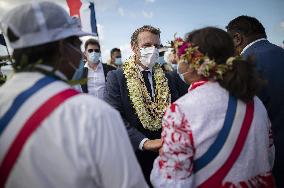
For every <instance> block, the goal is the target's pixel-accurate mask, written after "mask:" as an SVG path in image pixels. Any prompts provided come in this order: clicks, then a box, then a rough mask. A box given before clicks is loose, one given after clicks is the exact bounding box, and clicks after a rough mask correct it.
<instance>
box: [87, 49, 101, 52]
mask: <svg viewBox="0 0 284 188" xmlns="http://www.w3.org/2000/svg"><path fill="white" fill-rule="evenodd" d="M92 52H97V53H100V52H101V51H100V50H99V49H88V53H92Z"/></svg>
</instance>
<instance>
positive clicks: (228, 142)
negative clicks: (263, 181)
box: [194, 96, 254, 187]
mask: <svg viewBox="0 0 284 188" xmlns="http://www.w3.org/2000/svg"><path fill="white" fill-rule="evenodd" d="M253 114H254V103H253V102H249V103H247V104H245V103H243V102H241V101H240V100H237V99H236V98H235V97H233V96H229V101H228V108H227V113H226V117H225V120H224V125H223V127H222V129H221V131H220V132H219V134H218V136H217V138H216V140H215V141H214V142H213V144H212V145H211V146H210V147H209V149H208V150H207V152H205V153H204V154H203V155H202V156H201V157H199V158H198V159H196V160H195V161H194V174H195V175H194V176H195V185H196V186H197V187H220V186H221V184H222V182H223V180H224V178H225V177H226V175H227V174H228V173H229V171H230V169H231V168H232V166H233V164H234V163H235V162H236V160H237V159H238V157H239V155H240V153H241V151H242V149H243V147H244V143H245V141H246V138H247V135H248V132H249V129H250V126H251V124H252V120H253Z"/></svg>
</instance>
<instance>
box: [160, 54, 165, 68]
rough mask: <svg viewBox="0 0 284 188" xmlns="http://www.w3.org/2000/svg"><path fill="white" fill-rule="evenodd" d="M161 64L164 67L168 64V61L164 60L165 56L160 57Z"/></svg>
mask: <svg viewBox="0 0 284 188" xmlns="http://www.w3.org/2000/svg"><path fill="white" fill-rule="evenodd" d="M159 64H160V65H161V66H162V65H164V64H166V61H165V60H164V56H160V57H159Z"/></svg>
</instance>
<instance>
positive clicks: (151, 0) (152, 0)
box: [145, 0, 155, 3]
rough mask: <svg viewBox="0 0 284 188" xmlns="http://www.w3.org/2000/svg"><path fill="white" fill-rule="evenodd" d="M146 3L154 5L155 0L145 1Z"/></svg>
mask: <svg viewBox="0 0 284 188" xmlns="http://www.w3.org/2000/svg"><path fill="white" fill-rule="evenodd" d="M145 2H146V3H154V2H155V0H145Z"/></svg>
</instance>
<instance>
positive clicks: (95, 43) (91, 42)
mask: <svg viewBox="0 0 284 188" xmlns="http://www.w3.org/2000/svg"><path fill="white" fill-rule="evenodd" d="M89 44H92V45H97V46H98V47H99V50H101V46H100V43H99V41H98V40H96V39H88V40H87V41H86V42H85V46H84V47H85V50H86V49H87V47H88V45H89Z"/></svg>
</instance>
